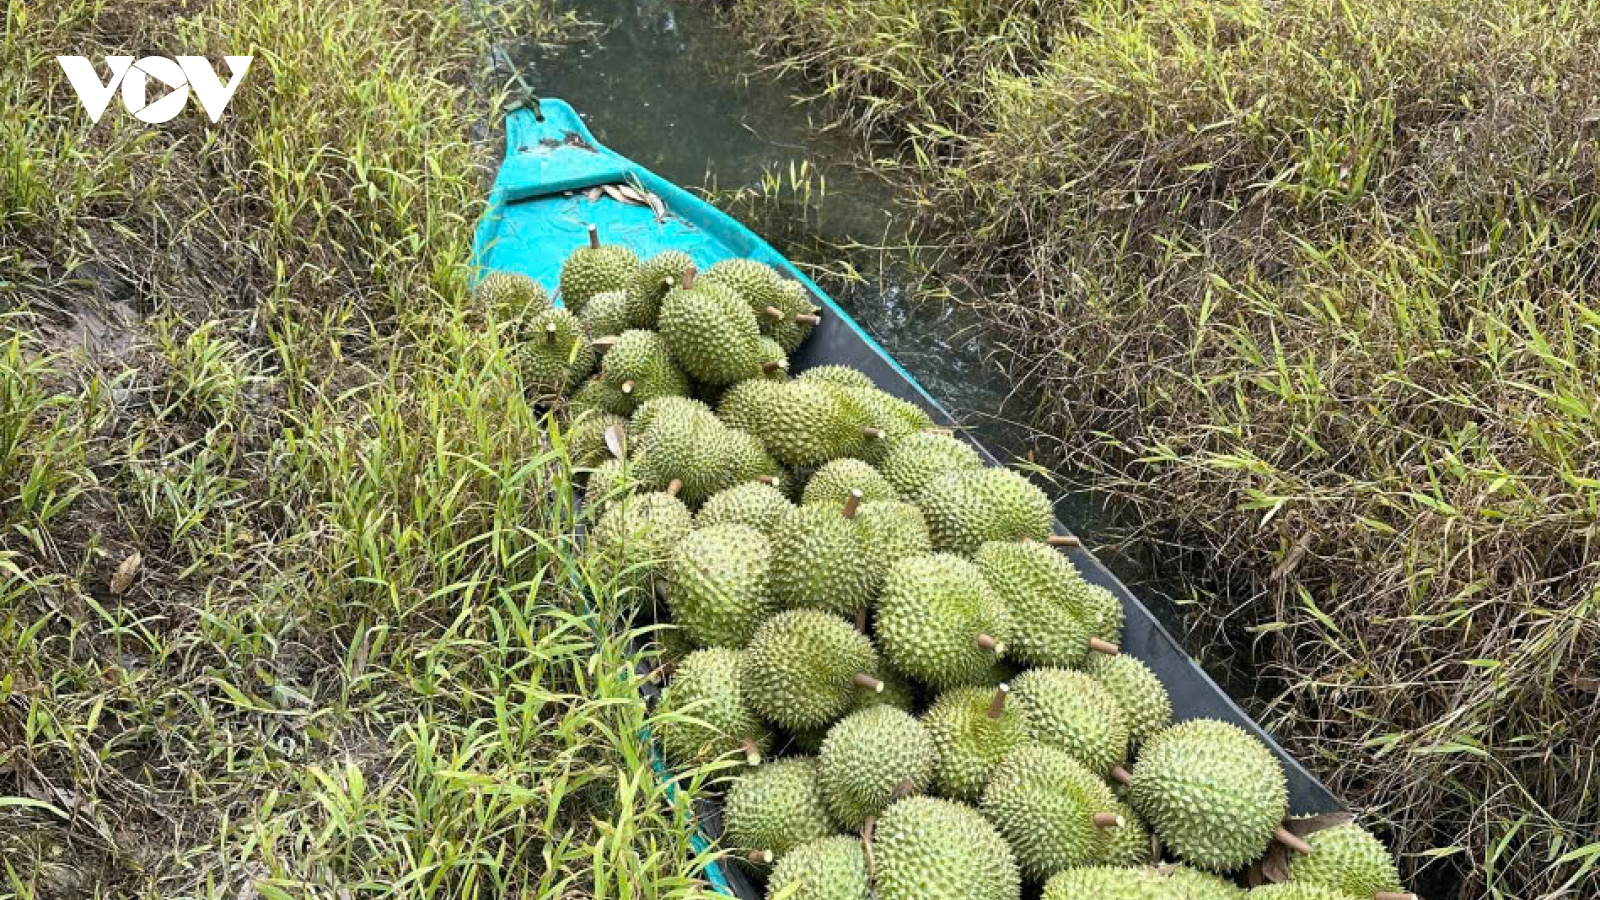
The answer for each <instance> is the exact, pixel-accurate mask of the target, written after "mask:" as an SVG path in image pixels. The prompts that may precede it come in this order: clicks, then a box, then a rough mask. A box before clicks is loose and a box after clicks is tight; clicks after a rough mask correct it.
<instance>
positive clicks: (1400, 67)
mask: <svg viewBox="0 0 1600 900" xmlns="http://www.w3.org/2000/svg"><path fill="white" fill-rule="evenodd" d="M734 16H735V21H736V23H737V24H738V26H739V27H742V28H744V29H745V30H747V31H748V32H749V33H751V34H755V35H769V36H773V37H771V38H770V39H769V40H768V41H767V42H766V53H765V58H767V59H769V60H772V61H774V62H775V63H776V64H777V65H780V66H784V67H789V68H794V69H798V70H801V71H802V72H804V73H805V75H806V76H807V77H808V78H809V79H810V80H811V84H813V85H815V86H816V89H817V92H818V94H819V95H821V96H824V97H825V98H827V99H828V100H829V101H830V102H831V103H832V108H833V109H834V110H835V111H836V112H837V114H838V115H839V117H841V118H843V119H847V120H850V121H852V122H854V123H856V124H858V125H861V126H864V127H866V128H868V129H870V130H871V133H872V134H874V135H876V136H877V137H879V138H883V139H886V140H889V141H891V142H893V144H894V147H895V148H896V153H895V154H894V155H895V156H896V161H897V162H898V163H899V166H900V171H901V173H902V174H904V175H906V176H908V180H910V181H911V182H912V183H913V184H914V185H915V187H916V189H917V190H918V191H919V196H920V200H921V202H922V208H923V210H924V211H925V213H926V215H927V217H928V219H929V220H930V221H931V222H933V223H934V224H935V225H937V226H940V227H942V228H943V229H944V233H945V234H946V235H948V236H950V237H951V238H953V239H954V242H955V243H958V244H960V245H961V246H964V247H967V248H970V253H969V257H968V264H969V268H968V271H969V273H970V274H971V275H972V276H973V277H974V278H975V279H976V280H977V281H978V284H979V288H980V290H981V292H982V296H983V297H984V299H983V301H982V302H981V304H980V306H981V309H982V311H983V312H984V313H985V314H986V315H987V316H988V318H989V319H990V320H991V321H992V322H993V324H994V326H995V329H996V331H997V333H998V334H999V335H1000V336H1001V339H1002V340H1004V341H1005V342H1006V343H1007V344H1008V349H1009V351H1010V354H1009V356H1010V358H1011V360H1012V362H1013V363H1014V365H1015V369H1016V371H1017V373H1018V375H1019V376H1021V377H1025V378H1028V379H1029V380H1031V382H1032V383H1033V384H1034V385H1036V386H1037V387H1038V388H1039V391H1040V398H1041V399H1040V404H1039V407H1038V410H1037V419H1036V424H1037V426H1038V429H1039V436H1040V441H1041V443H1042V445H1043V446H1044V447H1045V448H1047V449H1051V450H1053V451H1055V456H1056V457H1057V458H1058V460H1059V461H1061V462H1062V463H1063V464H1064V466H1065V467H1066V468H1068V469H1069V470H1072V471H1078V472H1081V473H1083V475H1084V476H1085V479H1086V480H1088V481H1092V482H1093V483H1094V484H1095V485H1096V486H1098V487H1099V488H1102V489H1105V490H1108V491H1110V492H1112V493H1114V494H1115V495H1116V497H1117V499H1118V500H1119V501H1120V504H1119V505H1120V507H1121V509H1122V511H1123V513H1124V514H1125V515H1124V516H1123V517H1122V518H1123V519H1124V520H1125V521H1126V522H1128V523H1129V531H1128V540H1130V541H1137V542H1139V543H1141V544H1143V545H1145V546H1150V547H1155V548H1157V550H1158V555H1159V556H1160V558H1161V559H1162V560H1163V561H1164V562H1165V563H1166V564H1168V565H1170V566H1172V567H1174V568H1176V569H1179V570H1181V571H1185V572H1188V573H1190V574H1192V575H1193V576H1194V577H1195V581H1194V583H1195V584H1196V596H1195V597H1194V601H1195V621H1196V627H1197V628H1198V629H1200V630H1201V631H1202V634H1203V635H1205V636H1207V637H1209V636H1211V635H1215V636H1216V637H1217V638H1219V639H1221V640H1225V641H1227V642H1229V643H1231V644H1233V645H1234V646H1235V647H1238V648H1241V649H1243V650H1245V651H1248V652H1253V654H1254V655H1255V658H1256V660H1257V662H1258V663H1259V665H1260V670H1259V671H1260V673H1261V675H1262V677H1263V683H1262V696H1261V697H1260V698H1258V699H1257V700H1256V701H1255V711H1256V713H1257V714H1258V715H1259V716H1260V717H1261V718H1262V719H1263V720H1264V721H1265V722H1267V723H1268V724H1269V725H1270V726H1271V727H1272V728H1273V729H1274V730H1275V731H1276V732H1277V733H1278V734H1279V735H1280V736H1281V737H1282V738H1283V739H1284V740H1285V742H1286V743H1287V744H1288V745H1289V746H1290V747H1291V749H1293V750H1294V752H1296V753H1297V755H1298V756H1299V757H1300V758H1302V759H1303V760H1305V761H1306V762H1307V763H1308V764H1309V765H1310V766H1311V768H1312V769H1314V770H1316V771H1317V772H1319V773H1320V774H1321V775H1322V776H1323V777H1324V778H1325V779H1326V780H1327V781H1328V782H1329V784H1330V785H1331V786H1332V787H1333V788H1334V790H1335V791H1336V792H1337V793H1339V794H1340V795H1342V796H1343V797H1345V798H1347V799H1348V800H1349V801H1350V802H1351V803H1353V804H1354V805H1356V806H1357V807H1359V808H1360V809H1361V810H1362V811H1363V812H1364V813H1366V814H1367V815H1368V816H1369V818H1371V819H1374V820H1376V821H1378V822H1381V823H1383V824H1384V825H1385V826H1386V830H1387V832H1388V834H1389V836H1390V837H1391V838H1392V839H1393V842H1394V844H1395V846H1396V847H1397V849H1398V850H1399V851H1401V853H1402V854H1403V855H1404V859H1403V862H1404V867H1405V869H1406V870H1407V872H1408V873H1409V874H1410V875H1412V876H1417V877H1419V878H1421V879H1422V882H1421V883H1422V884H1425V885H1434V886H1436V888H1437V889H1438V890H1449V891H1453V892H1454V893H1455V894H1456V895H1458V896H1461V897H1478V896H1490V897H1553V896H1589V895H1593V894H1595V893H1596V892H1597V891H1600V868H1597V867H1596V860H1597V859H1600V844H1596V843H1594V842H1595V841H1596V840H1597V835H1596V832H1595V824H1596V818H1595V810H1596V809H1600V805H1597V804H1600V756H1597V754H1596V746H1597V745H1600V716H1596V715H1595V709H1596V707H1595V704H1596V696H1597V695H1596V690H1597V682H1596V680H1595V673H1596V671H1597V666H1600V608H1597V606H1600V543H1597V541H1596V536H1597V534H1600V454H1597V452H1596V451H1597V448H1600V420H1597V415H1600V412H1597V411H1600V290H1597V289H1600V280H1597V276H1596V269H1595V260H1596V258H1597V251H1600V239H1597V237H1596V235H1597V234H1600V232H1597V230H1596V227H1595V226H1596V224H1597V222H1600V177H1597V175H1596V171H1597V169H1596V164H1597V160H1600V132H1597V131H1596V130H1595V129H1596V125H1595V111H1594V109H1593V108H1592V103H1593V98H1594V96H1595V86H1596V85H1597V84H1600V59H1597V57H1596V56H1595V52H1594V47H1595V46H1597V38H1600V6H1596V5H1595V4H1594V3H1592V2H1565V3H1553V4H1551V3H1534V2H1528V0H1493V2H1488V3H1481V4H1457V3H1445V2H1432V0H1429V2H1409V0H1378V2H1371V3H1360V4H1355V3H1342V2H1334V3H1325V2H1312V0H1288V2H1281V3H1279V2H1273V3H1268V2H1261V0H1207V2H1199V3H1195V2H1177V0H1144V2H1136V3H1125V2H1101V0H1087V2H1078V3H1036V2H1028V0H964V2H960V3H942V2H941V3H935V2H932V0H778V2H761V3H755V2H742V0H741V2H736V3H734ZM1204 639H1205V638H1204V637H1203V638H1202V640H1204ZM1437 892H1438V891H1437V890H1436V891H1435V894H1437ZM1563 892H1567V893H1563ZM1424 893H1427V891H1426V890H1425V891H1424Z"/></svg>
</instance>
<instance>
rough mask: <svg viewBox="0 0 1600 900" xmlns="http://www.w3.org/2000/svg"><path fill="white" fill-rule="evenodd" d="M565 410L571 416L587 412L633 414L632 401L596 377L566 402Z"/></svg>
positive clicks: (619, 414)
mask: <svg viewBox="0 0 1600 900" xmlns="http://www.w3.org/2000/svg"><path fill="white" fill-rule="evenodd" d="M567 410H568V412H569V413H570V414H571V415H573V416H577V415H578V414H579V413H582V412H588V411H594V412H604V413H610V414H611V415H617V416H626V415H628V414H629V413H631V412H633V399H632V398H631V397H629V396H627V395H626V394H624V393H622V392H621V391H619V390H617V389H615V388H613V387H611V386H610V385H608V384H606V383H605V381H604V380H602V379H601V378H600V376H598V375H596V376H594V377H593V378H591V379H589V381H588V383H586V384H585V385H584V386H583V387H581V388H579V389H578V392H577V393H575V394H573V395H572V397H571V399H569V400H568V401H567Z"/></svg>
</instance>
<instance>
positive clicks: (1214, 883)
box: [1147, 833, 1247, 900]
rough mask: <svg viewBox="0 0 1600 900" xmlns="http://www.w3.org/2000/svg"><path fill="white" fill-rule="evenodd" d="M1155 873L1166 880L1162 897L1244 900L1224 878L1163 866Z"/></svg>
mask: <svg viewBox="0 0 1600 900" xmlns="http://www.w3.org/2000/svg"><path fill="white" fill-rule="evenodd" d="M1147 834H1148V833H1147ZM1155 871H1156V873H1157V874H1159V875H1160V876H1161V877H1162V878H1164V879H1165V880H1166V884H1165V889H1166V891H1167V894H1165V895H1163V896H1172V897H1176V898H1178V900H1244V898H1245V895H1246V893H1247V892H1246V891H1245V889H1244V888H1242V887H1239V886H1238V885H1237V884H1234V883H1233V882H1231V881H1228V880H1227V879H1225V878H1219V877H1218V876H1216V875H1213V874H1211V873H1210V872H1202V871H1200V870H1199V869H1192V868H1190V867H1188V866H1183V865H1164V866H1160V867H1158V868H1157V869H1156V870H1155Z"/></svg>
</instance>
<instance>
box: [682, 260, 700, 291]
mask: <svg viewBox="0 0 1600 900" xmlns="http://www.w3.org/2000/svg"><path fill="white" fill-rule="evenodd" d="M699 274H700V270H698V269H696V268H695V267H694V266H690V267H689V268H687V269H684V270H683V289H684V290H686V291H687V290H688V289H690V288H692V287H694V278H695V276H696V275H699Z"/></svg>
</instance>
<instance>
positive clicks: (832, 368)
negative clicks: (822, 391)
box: [800, 365, 877, 390]
mask: <svg viewBox="0 0 1600 900" xmlns="http://www.w3.org/2000/svg"><path fill="white" fill-rule="evenodd" d="M800 377H801V378H803V379H804V380H806V381H810V382H813V383H815V384H831V385H834V386H836V387H842V388H851V389H852V390H873V389H875V388H877V385H875V384H873V383H872V379H871V378H868V377H867V373H865V372H863V371H861V370H860V369H857V368H854V367H852V366H841V365H827V366H815V367H813V368H810V369H807V370H806V371H805V374H804V375H801V376H800Z"/></svg>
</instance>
